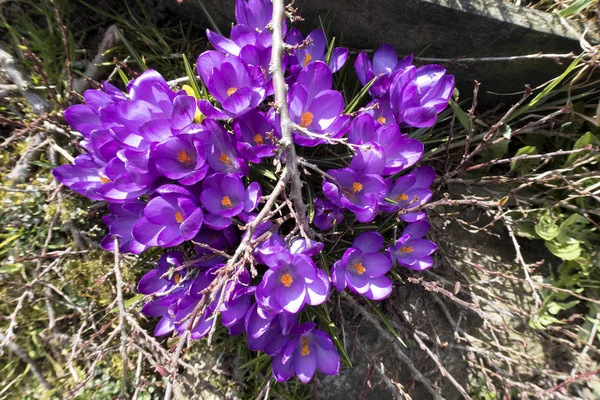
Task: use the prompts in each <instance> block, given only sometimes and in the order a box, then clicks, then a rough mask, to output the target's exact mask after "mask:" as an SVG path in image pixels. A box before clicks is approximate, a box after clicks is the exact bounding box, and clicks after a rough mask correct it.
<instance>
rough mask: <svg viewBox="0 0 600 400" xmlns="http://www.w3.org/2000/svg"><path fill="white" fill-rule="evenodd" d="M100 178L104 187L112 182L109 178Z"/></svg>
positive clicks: (100, 176)
mask: <svg viewBox="0 0 600 400" xmlns="http://www.w3.org/2000/svg"><path fill="white" fill-rule="evenodd" d="M98 177H99V178H100V182H101V183H102V184H103V185H104V184H105V183H110V182H112V181H111V180H110V179H108V178H107V177H105V176H102V175H98Z"/></svg>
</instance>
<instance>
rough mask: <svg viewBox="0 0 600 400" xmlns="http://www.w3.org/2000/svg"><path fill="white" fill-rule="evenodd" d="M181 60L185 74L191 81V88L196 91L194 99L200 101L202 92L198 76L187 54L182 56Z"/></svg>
mask: <svg viewBox="0 0 600 400" xmlns="http://www.w3.org/2000/svg"><path fill="white" fill-rule="evenodd" d="M181 58H182V59H183V65H184V67H185V73H186V74H187V76H188V78H189V79H190V86H191V87H192V89H193V90H194V97H195V98H196V100H198V99H200V93H201V91H200V87H198V81H196V75H194V69H193V68H192V66H191V65H190V62H189V61H188V59H187V57H186V56H185V54H182V55H181Z"/></svg>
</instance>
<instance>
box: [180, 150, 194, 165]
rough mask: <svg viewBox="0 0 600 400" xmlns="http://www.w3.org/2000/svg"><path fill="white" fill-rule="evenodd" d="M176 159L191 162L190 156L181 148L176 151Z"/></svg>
mask: <svg viewBox="0 0 600 400" xmlns="http://www.w3.org/2000/svg"><path fill="white" fill-rule="evenodd" d="M177 161H179V162H180V163H189V162H192V158H191V157H190V155H189V154H188V153H187V151H185V150H181V151H180V152H179V153H177Z"/></svg>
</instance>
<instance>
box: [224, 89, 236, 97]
mask: <svg viewBox="0 0 600 400" xmlns="http://www.w3.org/2000/svg"><path fill="white" fill-rule="evenodd" d="M235 92H237V88H236V87H230V88H229V89H227V92H226V93H227V96H231V95H232V94H234V93H235Z"/></svg>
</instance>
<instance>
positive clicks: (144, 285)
mask: <svg viewBox="0 0 600 400" xmlns="http://www.w3.org/2000/svg"><path fill="white" fill-rule="evenodd" d="M184 262H185V256H184V254H183V253H182V252H180V251H171V252H169V253H165V254H163V255H162V256H160V259H159V260H158V264H157V267H156V268H155V269H152V270H150V271H148V272H147V273H146V275H144V276H143V277H142V279H140V281H139V283H138V286H137V290H138V292H140V293H141V294H146V295H150V294H156V295H161V294H163V293H166V292H168V291H169V290H171V289H172V288H173V287H175V286H177V285H179V283H180V282H181V281H182V279H183V278H184V277H185V276H186V274H187V268H179V267H181V266H182V265H183V263H184ZM171 269H177V271H173V272H172V273H170V270H171Z"/></svg>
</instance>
